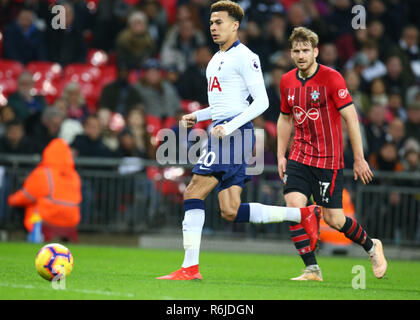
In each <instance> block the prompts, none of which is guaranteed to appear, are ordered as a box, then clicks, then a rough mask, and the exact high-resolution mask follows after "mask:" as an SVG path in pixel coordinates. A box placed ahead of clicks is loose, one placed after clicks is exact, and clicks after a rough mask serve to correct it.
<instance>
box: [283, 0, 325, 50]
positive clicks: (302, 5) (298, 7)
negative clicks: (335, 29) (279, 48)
mask: <svg viewBox="0 0 420 320" xmlns="http://www.w3.org/2000/svg"><path fill="white" fill-rule="evenodd" d="M312 3H313V1H304V2H295V3H294V4H293V5H291V6H290V8H289V10H288V12H287V18H288V28H287V34H288V35H290V34H291V33H292V31H293V28H295V27H300V26H304V27H307V28H309V29H311V30H313V31H314V32H316V33H317V34H318V37H319V39H320V42H321V43H323V42H324V41H326V40H327V36H328V29H327V24H326V22H325V19H324V18H322V17H321V16H320V15H319V13H318V11H317V9H316V7H315V6H313V4H312Z"/></svg>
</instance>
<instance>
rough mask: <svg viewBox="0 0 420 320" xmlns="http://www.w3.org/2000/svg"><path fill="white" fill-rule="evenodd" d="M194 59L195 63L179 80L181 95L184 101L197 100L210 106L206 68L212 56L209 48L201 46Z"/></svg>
mask: <svg viewBox="0 0 420 320" xmlns="http://www.w3.org/2000/svg"><path fill="white" fill-rule="evenodd" d="M194 57H195V58H194V61H195V63H193V64H191V65H190V66H189V67H188V68H187V70H185V72H183V73H182V74H181V76H180V78H179V81H178V89H179V95H180V96H181V98H182V99H186V100H195V101H198V102H200V103H201V104H202V105H206V104H208V100H207V78H206V68H207V64H208V63H209V61H210V60H211V58H212V54H211V52H210V49H209V47H207V46H201V47H198V48H197V49H196V50H195V53H194Z"/></svg>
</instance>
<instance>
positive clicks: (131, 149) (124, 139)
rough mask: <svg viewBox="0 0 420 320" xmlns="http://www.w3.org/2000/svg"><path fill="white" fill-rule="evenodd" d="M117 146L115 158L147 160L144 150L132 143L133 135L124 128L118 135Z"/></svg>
mask: <svg viewBox="0 0 420 320" xmlns="http://www.w3.org/2000/svg"><path fill="white" fill-rule="evenodd" d="M118 141H119V146H118V149H117V151H116V154H117V157H121V158H125V157H139V158H147V154H146V153H145V152H144V150H140V149H138V148H137V146H136V143H135V141H134V135H133V133H132V132H131V130H130V129H128V128H124V129H123V130H122V131H121V132H119V133H118Z"/></svg>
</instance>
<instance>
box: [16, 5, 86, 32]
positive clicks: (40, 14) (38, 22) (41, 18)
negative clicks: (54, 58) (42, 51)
mask: <svg viewBox="0 0 420 320" xmlns="http://www.w3.org/2000/svg"><path fill="white" fill-rule="evenodd" d="M13 2H17V1H13ZM21 2H23V5H24V8H26V9H29V10H31V11H32V12H33V13H34V24H35V26H36V27H37V28H38V30H41V31H45V30H46V29H47V25H48V23H50V22H51V19H52V16H53V15H52V14H51V7H50V3H48V1H43V0H23V1H21ZM61 2H62V1H61ZM57 4H61V3H58V2H57ZM85 8H86V6H85ZM86 9H87V8H86Z"/></svg>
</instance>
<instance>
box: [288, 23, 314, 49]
mask: <svg viewBox="0 0 420 320" xmlns="http://www.w3.org/2000/svg"><path fill="white" fill-rule="evenodd" d="M318 41H319V39H318V35H317V34H316V33H315V32H313V31H312V30H310V29H308V28H305V27H296V28H294V29H293V32H292V34H291V35H290V38H289V45H290V48H293V43H294V42H309V43H310V44H311V46H312V48H316V47H317V46H318Z"/></svg>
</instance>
